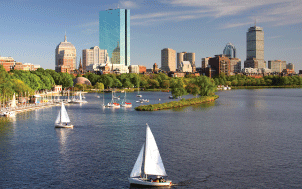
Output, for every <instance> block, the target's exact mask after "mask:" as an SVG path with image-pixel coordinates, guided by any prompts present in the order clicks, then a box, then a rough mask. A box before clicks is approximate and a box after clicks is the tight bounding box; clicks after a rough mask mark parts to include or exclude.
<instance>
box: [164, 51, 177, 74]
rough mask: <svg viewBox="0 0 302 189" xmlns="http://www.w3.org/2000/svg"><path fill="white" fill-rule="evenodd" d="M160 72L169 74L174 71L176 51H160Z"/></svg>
mask: <svg viewBox="0 0 302 189" xmlns="http://www.w3.org/2000/svg"><path fill="white" fill-rule="evenodd" d="M161 70H163V71H166V72H170V71H176V51H175V50H173V49H169V48H165V49H163V50H161Z"/></svg>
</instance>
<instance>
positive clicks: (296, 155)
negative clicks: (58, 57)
mask: <svg viewBox="0 0 302 189" xmlns="http://www.w3.org/2000/svg"><path fill="white" fill-rule="evenodd" d="M142 94H143V98H148V99H150V103H158V102H159V101H158V98H161V99H162V101H161V102H165V101H169V99H168V96H169V93H160V92H142ZM120 95H121V96H123V94H120ZM135 95H136V94H135V93H129V94H127V98H128V99H129V101H131V102H132V103H133V104H134V105H135V106H136V105H140V104H137V103H135V100H137V97H135ZM218 95H219V96H220V98H219V99H218V100H217V101H216V102H214V103H209V104H203V105H197V106H193V107H186V108H180V109H174V110H164V111H156V112H137V111H135V110H134V109H133V108H130V109H129V108H121V109H115V110H112V109H103V108H101V107H100V104H101V103H102V98H101V99H98V98H96V95H95V94H87V95H86V97H87V98H86V100H87V101H88V102H89V103H88V104H83V105H68V106H66V109H67V111H68V114H69V116H70V118H71V120H72V122H73V124H74V125H75V128H74V129H54V121H55V118H56V116H57V113H58V111H59V107H52V108H46V109H41V110H37V111H32V112H26V113H20V114H17V116H16V118H15V119H14V120H12V122H10V123H7V124H2V125H0V186H1V187H0V188H130V185H129V183H128V177H129V175H130V172H131V170H132V167H133V165H134V163H135V160H136V158H137V156H138V153H139V151H140V148H141V145H142V143H143V142H144V140H145V124H146V122H147V123H148V124H149V125H150V128H151V130H152V132H153V134H154V137H155V139H156V141H157V144H158V147H159V150H160V153H161V156H162V159H163V162H164V165H165V168H166V172H167V174H168V175H169V179H171V180H172V181H173V182H174V183H175V184H176V185H175V186H173V187H171V188H302V184H301V178H302V171H301V170H302V147H301V144H302V127H301V122H302V117H301V113H302V108H301V107H302V100H301V99H302V90H301V89H263V90H232V91H223V92H219V93H218ZM110 100H111V94H106V102H109V101H110Z"/></svg>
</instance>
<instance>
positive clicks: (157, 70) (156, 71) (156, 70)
mask: <svg viewBox="0 0 302 189" xmlns="http://www.w3.org/2000/svg"><path fill="white" fill-rule="evenodd" d="M158 72H159V68H158V65H157V64H156V63H154V64H153V73H158Z"/></svg>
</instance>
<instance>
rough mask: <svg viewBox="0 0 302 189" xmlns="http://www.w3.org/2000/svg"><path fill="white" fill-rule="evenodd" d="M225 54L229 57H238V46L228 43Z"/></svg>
mask: <svg viewBox="0 0 302 189" xmlns="http://www.w3.org/2000/svg"><path fill="white" fill-rule="evenodd" d="M223 54H225V55H226V56H227V57H229V58H236V48H235V46H234V45H233V44H232V43H228V44H226V46H225V48H224V50H223Z"/></svg>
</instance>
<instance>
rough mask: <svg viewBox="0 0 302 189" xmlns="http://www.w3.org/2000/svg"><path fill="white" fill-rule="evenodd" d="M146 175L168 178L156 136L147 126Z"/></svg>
mask: <svg viewBox="0 0 302 189" xmlns="http://www.w3.org/2000/svg"><path fill="white" fill-rule="evenodd" d="M144 171H145V174H147V175H160V176H167V173H166V171H165V167H164V164H163V161H162V159H161V157H160V154H159V150H158V147H157V145H156V142H155V139H154V136H153V134H152V132H151V129H150V128H149V126H148V124H147V131H146V151H145V168H144Z"/></svg>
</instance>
